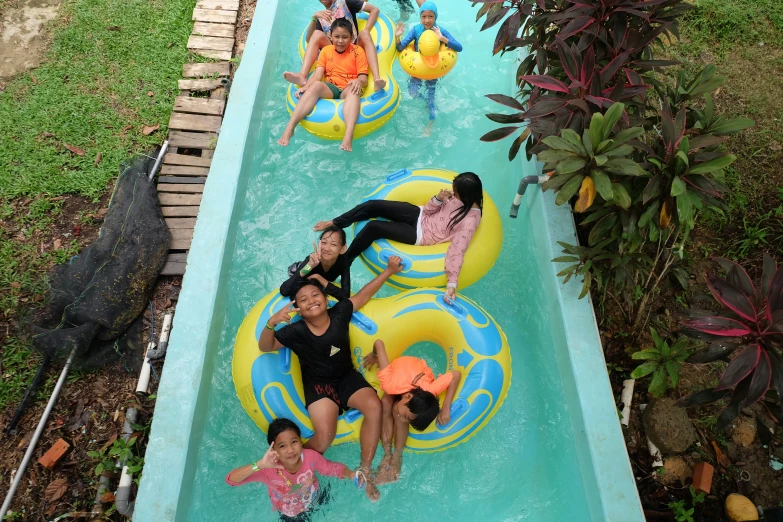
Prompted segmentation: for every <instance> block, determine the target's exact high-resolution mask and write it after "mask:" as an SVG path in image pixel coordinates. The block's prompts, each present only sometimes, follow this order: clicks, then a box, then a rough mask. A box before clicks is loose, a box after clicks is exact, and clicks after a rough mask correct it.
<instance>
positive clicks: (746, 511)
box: [725, 493, 759, 522]
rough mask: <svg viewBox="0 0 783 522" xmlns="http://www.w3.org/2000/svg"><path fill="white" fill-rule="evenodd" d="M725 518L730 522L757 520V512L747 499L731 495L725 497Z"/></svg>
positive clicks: (734, 494) (735, 494)
mask: <svg viewBox="0 0 783 522" xmlns="http://www.w3.org/2000/svg"><path fill="white" fill-rule="evenodd" d="M725 507H726V516H728V517H729V520H731V521H732V522H746V521H748V520H758V519H759V512H758V511H757V510H756V506H754V505H753V502H751V501H750V499H749V498H748V497H743V496H742V495H738V494H737V493H732V494H731V495H729V496H728V497H726V505H725Z"/></svg>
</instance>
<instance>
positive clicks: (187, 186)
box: [158, 183, 204, 194]
mask: <svg viewBox="0 0 783 522" xmlns="http://www.w3.org/2000/svg"><path fill="white" fill-rule="evenodd" d="M158 192H176V193H187V194H201V193H202V192H204V185H195V184H193V183H158Z"/></svg>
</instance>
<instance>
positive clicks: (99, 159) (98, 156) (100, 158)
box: [95, 152, 103, 167]
mask: <svg viewBox="0 0 783 522" xmlns="http://www.w3.org/2000/svg"><path fill="white" fill-rule="evenodd" d="M102 159H103V153H102V152H99V153H98V154H96V155H95V166H96V167H97V166H98V164H99V163H100V162H101V160H102Z"/></svg>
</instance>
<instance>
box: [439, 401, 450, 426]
mask: <svg viewBox="0 0 783 522" xmlns="http://www.w3.org/2000/svg"><path fill="white" fill-rule="evenodd" d="M450 420H451V406H450V405H446V404H444V405H443V408H442V409H441V410H440V413H438V424H440V425H441V426H443V425H444V424H448V423H449V421H450Z"/></svg>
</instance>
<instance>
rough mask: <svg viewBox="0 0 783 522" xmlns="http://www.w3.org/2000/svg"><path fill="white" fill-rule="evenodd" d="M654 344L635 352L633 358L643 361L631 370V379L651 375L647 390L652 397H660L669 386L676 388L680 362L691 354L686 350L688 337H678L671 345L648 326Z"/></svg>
mask: <svg viewBox="0 0 783 522" xmlns="http://www.w3.org/2000/svg"><path fill="white" fill-rule="evenodd" d="M650 334H651V335H652V338H653V342H654V343H655V346H654V347H652V348H646V349H644V350H641V351H638V352H635V353H634V354H633V355H632V356H631V357H632V358H633V359H634V360H641V361H645V362H644V363H642V364H641V365H639V366H637V367H636V369H635V370H634V371H633V372H631V378H632V379H641V378H643V377H647V376H648V375H652V378H651V379H650V386H649V387H648V389H647V391H649V392H650V393H651V394H652V396H653V397H660V396H661V395H663V394H664V393H666V390H668V389H669V388H672V389H674V388H677V383H678V382H679V380H680V371H681V370H682V362H683V361H684V360H685V359H687V358H688V356H689V355H690V354H691V352H690V350H688V339H687V338H685V337H680V338H679V339H677V341H675V342H674V344H672V345H671V346H669V343H668V342H667V341H665V340H663V339H662V338H661V336H660V335H658V332H657V331H656V330H655V328H650Z"/></svg>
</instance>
